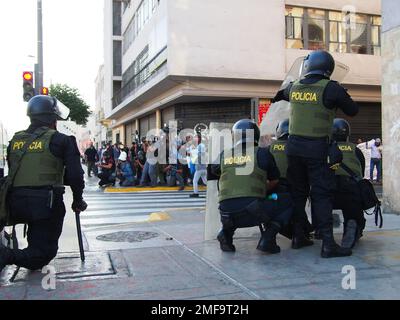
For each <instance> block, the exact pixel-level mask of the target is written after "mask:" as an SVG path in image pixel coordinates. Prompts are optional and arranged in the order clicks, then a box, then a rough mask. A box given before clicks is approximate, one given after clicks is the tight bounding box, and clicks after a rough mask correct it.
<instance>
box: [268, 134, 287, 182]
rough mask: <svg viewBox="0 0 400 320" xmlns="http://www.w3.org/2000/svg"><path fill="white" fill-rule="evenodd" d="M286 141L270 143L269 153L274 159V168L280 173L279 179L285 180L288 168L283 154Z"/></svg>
mask: <svg viewBox="0 0 400 320" xmlns="http://www.w3.org/2000/svg"><path fill="white" fill-rule="evenodd" d="M286 143H287V141H286V140H277V141H274V142H272V144H271V146H270V147H269V151H270V152H271V154H272V156H273V157H274V159H275V163H276V166H277V167H278V169H279V172H280V173H281V178H283V179H286V172H287V168H288V160H287V156H286V153H285V149H286Z"/></svg>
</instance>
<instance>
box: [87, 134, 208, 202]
mask: <svg viewBox="0 0 400 320" xmlns="http://www.w3.org/2000/svg"><path fill="white" fill-rule="evenodd" d="M164 144H166V146H165V145H164ZM174 144H175V145H174V148H171V150H172V152H174V154H171V155H170V154H169V152H170V147H169V139H168V136H167V135H165V134H164V135H162V136H161V137H152V138H151V139H147V138H145V137H144V138H142V139H141V140H140V141H134V142H133V143H132V145H131V147H130V148H129V147H127V146H125V145H123V144H121V143H116V144H114V145H112V144H111V143H107V144H105V145H102V146H101V147H100V148H99V149H98V150H96V149H95V148H94V146H93V144H92V143H91V144H90V145H89V147H88V149H87V150H86V151H85V154H84V158H85V163H86V165H87V175H88V176H89V177H91V176H92V173H93V174H94V175H95V176H97V177H98V178H99V179H100V181H99V186H100V187H108V186H116V185H118V186H120V187H131V186H135V187H157V186H168V187H175V186H177V187H179V190H180V191H181V190H184V188H185V186H193V189H194V192H193V194H191V195H190V197H198V196H199V185H200V184H201V183H202V184H203V185H206V184H207V165H206V159H205V155H206V147H205V144H204V143H203V142H202V136H201V135H200V134H199V135H195V136H194V137H193V136H187V137H186V139H185V141H181V140H177V141H175V142H174ZM163 152H164V153H165V152H166V154H161V153H163ZM161 158H163V159H165V160H166V161H159V160H160V159H161ZM171 159H175V160H174V161H172V160H171Z"/></svg>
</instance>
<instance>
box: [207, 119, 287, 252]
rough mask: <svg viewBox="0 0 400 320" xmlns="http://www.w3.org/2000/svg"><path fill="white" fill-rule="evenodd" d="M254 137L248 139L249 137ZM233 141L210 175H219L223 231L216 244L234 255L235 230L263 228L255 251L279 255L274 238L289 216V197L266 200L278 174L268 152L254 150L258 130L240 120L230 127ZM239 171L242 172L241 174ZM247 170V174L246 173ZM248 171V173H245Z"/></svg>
mask: <svg viewBox="0 0 400 320" xmlns="http://www.w3.org/2000/svg"><path fill="white" fill-rule="evenodd" d="M250 132H251V133H254V135H251V136H250V135H249V133H250ZM233 134H234V136H235V139H234V141H238V142H237V143H236V145H235V146H234V147H233V149H231V150H225V151H224V152H223V153H222V155H221V162H220V165H219V166H215V165H214V166H212V168H211V171H212V172H213V173H214V174H217V175H219V177H220V178H219V205H220V214H221V222H222V230H221V231H220V233H219V234H218V237H217V239H218V241H219V242H220V247H221V250H222V251H231V252H233V251H235V246H234V245H233V235H234V232H235V230H236V229H237V228H247V227H254V226H261V225H262V226H264V227H265V229H264V228H261V230H262V231H261V232H262V235H261V239H260V241H259V243H258V246H257V249H258V250H261V251H264V252H268V253H279V252H280V247H279V246H278V245H277V244H276V235H277V234H278V232H279V231H280V230H281V228H282V227H283V226H284V225H286V224H287V223H288V222H289V220H290V217H291V214H292V204H291V201H290V197H289V196H288V195H283V194H282V195H278V199H276V200H268V199H267V183H268V180H269V188H268V189H272V188H274V187H276V185H277V183H278V179H279V170H278V168H277V167H276V164H275V161H274V159H273V157H272V156H271V154H270V153H269V151H268V149H267V148H259V147H258V146H257V144H258V140H259V138H260V130H259V128H258V127H257V125H256V124H255V123H254V122H253V121H251V120H240V121H238V122H237V123H236V124H235V125H234V126H233ZM240 170H243V172H242V173H241V172H240ZM247 170H248V171H247ZM246 171H247V172H246Z"/></svg>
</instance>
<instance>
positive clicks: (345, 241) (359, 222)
mask: <svg viewBox="0 0 400 320" xmlns="http://www.w3.org/2000/svg"><path fill="white" fill-rule="evenodd" d="M349 136H350V125H349V123H348V122H347V121H346V120H344V119H339V118H338V119H335V120H334V122H333V131H332V139H334V140H335V141H337V142H338V145H339V148H340V150H341V151H342V153H343V164H345V165H346V166H347V167H348V168H349V169H350V170H351V171H352V172H353V173H354V174H355V175H356V176H357V177H358V178H360V179H362V178H363V177H364V172H365V158H364V155H363V153H362V151H361V150H360V149H358V148H357V146H356V145H355V144H353V143H351V142H349ZM335 173H336V191H335V199H334V205H333V208H334V209H339V210H342V212H343V218H344V231H343V238H342V247H344V248H353V247H354V245H355V243H356V242H357V240H358V239H359V238H360V237H361V236H362V231H363V229H364V228H365V218H364V213H363V212H364V211H363V208H362V200H361V196H360V189H359V187H358V185H357V183H356V182H355V181H354V179H353V178H351V177H350V174H349V173H347V172H346V171H345V170H344V169H342V168H340V169H339V170H337V171H336V172H335Z"/></svg>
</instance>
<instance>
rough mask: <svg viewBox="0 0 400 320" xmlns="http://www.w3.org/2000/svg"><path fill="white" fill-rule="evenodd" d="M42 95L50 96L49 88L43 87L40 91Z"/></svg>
mask: <svg viewBox="0 0 400 320" xmlns="http://www.w3.org/2000/svg"><path fill="white" fill-rule="evenodd" d="M40 94H41V95H44V96H48V95H49V88H47V87H43V88H42V90H40Z"/></svg>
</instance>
